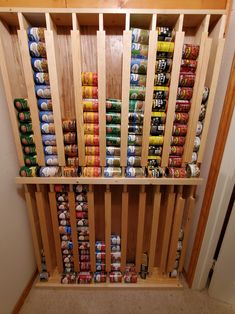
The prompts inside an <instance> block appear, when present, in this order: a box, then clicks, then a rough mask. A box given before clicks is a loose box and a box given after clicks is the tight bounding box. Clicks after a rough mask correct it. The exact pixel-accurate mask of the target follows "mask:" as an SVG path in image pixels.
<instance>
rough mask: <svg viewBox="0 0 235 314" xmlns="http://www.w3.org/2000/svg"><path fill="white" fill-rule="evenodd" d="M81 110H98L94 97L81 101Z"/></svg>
mask: <svg viewBox="0 0 235 314" xmlns="http://www.w3.org/2000/svg"><path fill="white" fill-rule="evenodd" d="M82 104H83V111H90V112H98V108H99V103H98V100H95V99H87V100H83V101H82Z"/></svg>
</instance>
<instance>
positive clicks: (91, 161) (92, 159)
mask: <svg viewBox="0 0 235 314" xmlns="http://www.w3.org/2000/svg"><path fill="white" fill-rule="evenodd" d="M85 161H86V165H87V166H93V167H97V166H99V165H100V156H85Z"/></svg>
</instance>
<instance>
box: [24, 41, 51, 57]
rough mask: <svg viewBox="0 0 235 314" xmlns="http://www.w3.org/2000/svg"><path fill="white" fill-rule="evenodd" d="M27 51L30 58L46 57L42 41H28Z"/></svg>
mask: <svg viewBox="0 0 235 314" xmlns="http://www.w3.org/2000/svg"><path fill="white" fill-rule="evenodd" d="M28 45H29V52H30V55H31V57H32V58H39V57H40V58H46V57H47V53H46V45H45V43H44V42H42V41H39V42H35V41H29V43H28Z"/></svg>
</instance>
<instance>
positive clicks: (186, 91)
mask: <svg viewBox="0 0 235 314" xmlns="http://www.w3.org/2000/svg"><path fill="white" fill-rule="evenodd" d="M192 97H193V89H192V87H178V90H177V99H178V100H190V99H191V98H192Z"/></svg>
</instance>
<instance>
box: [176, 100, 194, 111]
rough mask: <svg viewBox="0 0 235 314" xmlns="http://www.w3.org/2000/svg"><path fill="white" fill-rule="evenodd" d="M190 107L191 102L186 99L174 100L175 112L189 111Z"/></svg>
mask: <svg viewBox="0 0 235 314" xmlns="http://www.w3.org/2000/svg"><path fill="white" fill-rule="evenodd" d="M190 108H191V102H190V101H188V100H176V105H175V111H176V112H189V110H190Z"/></svg>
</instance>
